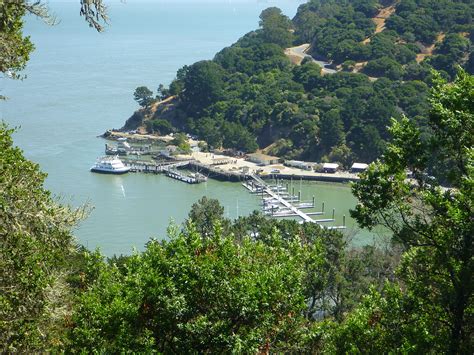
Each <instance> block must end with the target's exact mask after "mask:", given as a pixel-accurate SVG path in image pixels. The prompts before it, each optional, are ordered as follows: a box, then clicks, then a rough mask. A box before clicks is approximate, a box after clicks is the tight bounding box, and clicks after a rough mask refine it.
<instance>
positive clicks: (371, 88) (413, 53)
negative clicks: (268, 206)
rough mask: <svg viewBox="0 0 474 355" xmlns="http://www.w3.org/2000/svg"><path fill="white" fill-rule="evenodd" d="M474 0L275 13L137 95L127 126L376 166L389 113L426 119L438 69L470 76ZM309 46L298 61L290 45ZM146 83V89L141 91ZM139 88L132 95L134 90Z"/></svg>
mask: <svg viewBox="0 0 474 355" xmlns="http://www.w3.org/2000/svg"><path fill="white" fill-rule="evenodd" d="M473 14H474V2H472V1H470V0H463V1H453V0H400V1H387V0H380V1H377V0H311V1H308V3H306V4H303V5H301V6H300V8H299V9H298V12H297V14H296V16H295V18H294V19H293V20H290V19H289V18H287V17H286V16H284V15H283V14H282V13H281V11H280V10H279V9H278V8H274V7H273V8H269V9H266V10H264V11H263V12H262V14H261V15H260V23H259V28H258V29H257V30H255V31H252V32H250V33H248V34H246V35H245V36H243V37H242V38H241V39H239V40H238V41H237V43H235V44H234V45H232V46H230V47H228V48H224V49H223V50H222V51H220V52H219V53H217V54H216V56H215V58H214V59H213V60H212V61H201V62H198V63H195V64H193V65H190V66H185V67H183V68H182V69H180V70H179V71H178V73H177V76H176V79H175V80H174V81H173V82H172V83H171V85H170V86H169V88H165V87H163V86H162V85H160V87H159V89H158V95H157V99H162V98H166V97H169V96H171V95H175V96H176V98H175V99H173V100H168V102H167V103H166V104H165V105H159V106H158V109H156V107H157V106H156V105H152V103H153V102H154V101H156V100H157V99H154V98H153V97H152V95H153V93H152V92H151V91H146V90H145V93H143V90H142V92H138V95H136V98H137V101H139V102H140V103H141V105H142V106H143V107H144V108H143V109H142V110H141V111H139V112H138V113H136V114H135V115H134V116H132V118H131V119H129V121H128V122H127V125H126V128H134V127H136V126H138V125H141V124H143V125H145V126H146V127H147V129H148V130H149V131H155V132H159V133H168V132H169V131H172V130H185V131H187V132H190V133H194V134H197V135H198V136H199V137H200V138H201V139H204V140H206V141H207V142H208V144H209V145H210V146H211V147H221V146H222V147H224V148H235V149H237V150H243V151H254V150H256V149H258V148H261V149H263V148H266V150H265V151H266V152H268V153H272V154H277V155H281V156H284V157H287V158H302V159H306V160H313V161H321V160H322V161H325V160H329V161H337V162H340V163H342V164H343V165H348V164H350V163H351V162H353V161H354V160H357V161H363V162H371V161H373V160H374V159H376V158H377V157H378V156H379V155H380V154H381V152H382V151H383V149H384V146H385V144H386V141H387V140H388V138H389V136H388V131H387V126H388V125H389V123H390V119H391V117H394V118H396V119H399V118H400V117H401V116H402V115H407V116H408V117H409V118H411V119H412V120H414V121H416V122H417V124H419V125H421V126H424V119H423V117H426V110H427V105H428V103H427V100H426V96H427V90H428V85H429V84H430V81H431V77H432V74H431V70H432V69H436V70H438V71H440V72H441V73H442V75H443V76H445V77H446V78H448V79H452V78H453V77H454V75H455V73H456V70H457V69H456V68H457V66H458V65H459V66H462V67H464V68H465V69H466V70H467V71H468V72H470V73H473V72H474V55H473V51H472V47H473V46H472V41H473V38H474V26H473V24H472V18H473ZM304 43H308V44H311V45H310V48H309V51H308V53H310V54H311V55H312V56H313V58H315V59H319V60H324V61H329V62H330V63H331V67H332V68H333V69H335V70H336V71H337V73H334V74H326V73H322V72H321V67H320V66H319V65H317V64H316V63H314V62H313V60H312V59H311V58H306V59H305V60H303V62H302V63H301V65H295V64H292V63H291V62H290V60H289V59H288V58H287V57H286V55H285V54H284V49H285V48H288V47H292V46H297V45H300V44H304ZM142 89H143V88H142ZM136 94H137V93H136Z"/></svg>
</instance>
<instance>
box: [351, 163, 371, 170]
mask: <svg viewBox="0 0 474 355" xmlns="http://www.w3.org/2000/svg"><path fill="white" fill-rule="evenodd" d="M368 166H369V164H365V163H354V164H352V169H367V167H368Z"/></svg>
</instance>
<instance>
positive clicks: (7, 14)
mask: <svg viewBox="0 0 474 355" xmlns="http://www.w3.org/2000/svg"><path fill="white" fill-rule="evenodd" d="M26 13H27V11H26V9H25V6H24V4H23V2H22V1H6V2H4V1H2V3H1V5H0V34H1V37H0V73H4V74H5V73H6V74H8V75H9V76H12V77H19V74H18V72H19V71H21V70H22V69H24V67H25V65H26V62H27V61H28V59H29V57H30V53H31V52H32V51H33V49H34V46H33V44H32V43H31V41H30V37H29V36H26V37H24V36H23V16H25V14H26Z"/></svg>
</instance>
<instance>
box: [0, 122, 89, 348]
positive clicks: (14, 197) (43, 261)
mask: <svg viewBox="0 0 474 355" xmlns="http://www.w3.org/2000/svg"><path fill="white" fill-rule="evenodd" d="M11 133H12V131H11V130H9V129H8V128H7V127H6V126H5V124H3V123H2V124H0V273H1V277H0V344H1V345H0V349H1V351H2V352H6V353H8V352H25V353H26V352H36V351H38V350H42V349H45V348H46V347H48V346H52V344H54V343H55V342H56V343H61V342H62V341H63V340H62V339H61V337H62V334H61V333H60V332H59V333H58V332H57V329H56V328H57V327H58V326H59V328H61V317H62V315H65V314H67V311H66V310H65V309H64V308H63V307H65V303H66V301H67V299H64V298H67V296H68V291H67V288H66V287H64V284H65V283H66V276H67V275H68V273H69V269H70V268H69V261H70V258H72V257H73V256H74V254H75V242H74V239H73V237H72V234H71V231H70V230H71V228H72V227H73V226H74V225H75V224H76V222H77V221H78V220H79V219H80V218H81V217H82V216H83V212H84V210H83V209H81V210H77V211H74V210H72V209H70V208H69V207H68V206H65V205H61V204H59V203H58V202H57V201H56V199H55V198H53V197H52V196H51V194H50V192H49V191H47V190H45V189H44V187H43V183H44V179H45V177H46V174H44V173H42V172H40V170H39V168H38V165H36V164H34V163H32V162H30V161H28V160H26V159H25V158H24V157H23V155H22V152H21V150H20V149H19V148H15V147H13V142H12V138H11Z"/></svg>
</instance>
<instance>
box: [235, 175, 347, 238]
mask: <svg viewBox="0 0 474 355" xmlns="http://www.w3.org/2000/svg"><path fill="white" fill-rule="evenodd" d="M248 178H249V180H247V181H246V182H244V183H243V184H242V185H243V186H244V187H245V188H246V189H247V190H249V192H250V193H255V194H260V195H261V197H262V202H263V207H262V209H263V212H264V213H265V214H266V215H268V216H271V217H299V218H300V219H301V220H302V221H301V223H317V224H318V225H321V224H322V223H328V222H334V221H335V210H334V209H333V211H332V218H326V219H313V218H312V217H311V216H318V215H323V214H324V203H323V204H322V211H316V212H303V211H302V210H303V209H311V208H314V207H315V198H314V197H313V200H312V202H301V191H300V192H299V193H298V196H294V193H292V194H289V193H287V192H284V191H286V190H287V188H284V187H283V186H280V185H278V184H277V185H276V186H271V185H268V184H267V183H266V182H265V181H263V180H262V179H261V178H260V177H259V176H257V175H255V174H252V175H248ZM280 192H283V193H280ZM345 220H346V218H345V216H343V225H342V226H325V227H324V228H328V229H345V228H346V227H345V222H346V221H345Z"/></svg>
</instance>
